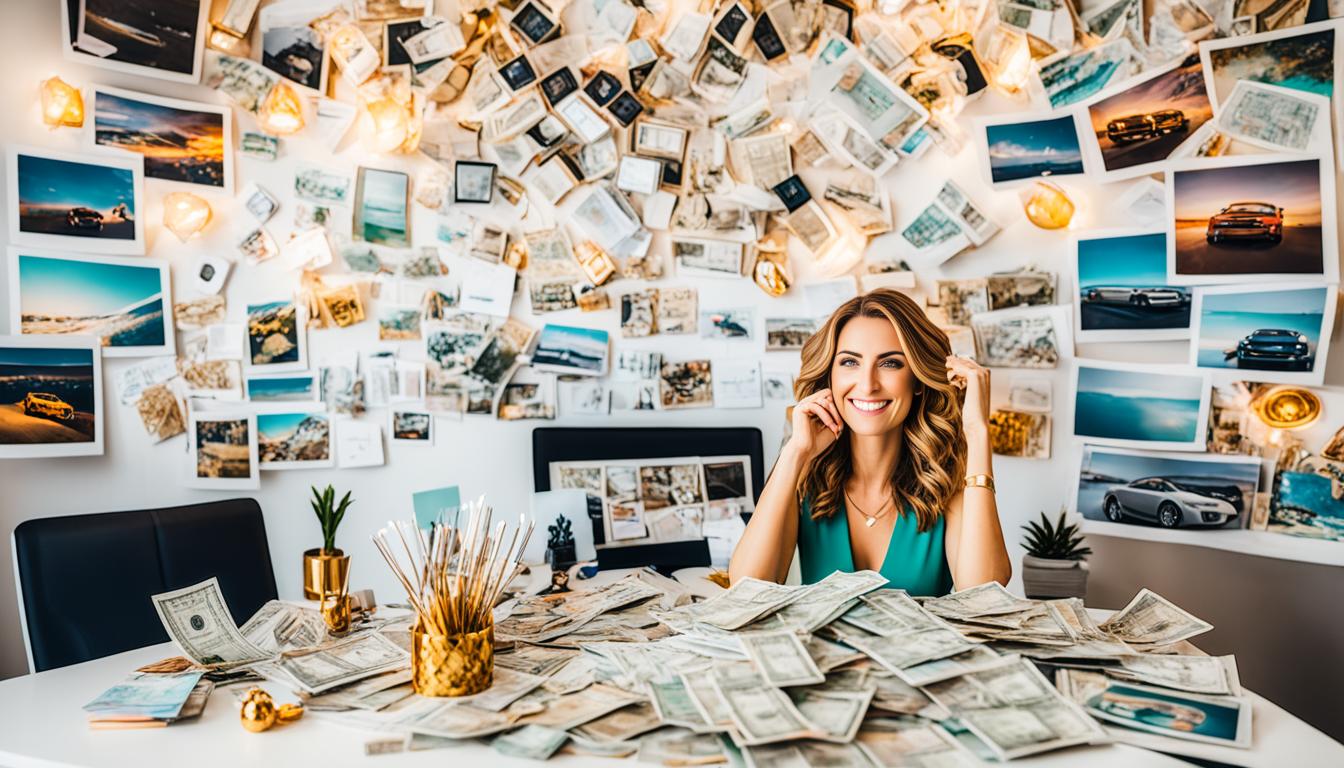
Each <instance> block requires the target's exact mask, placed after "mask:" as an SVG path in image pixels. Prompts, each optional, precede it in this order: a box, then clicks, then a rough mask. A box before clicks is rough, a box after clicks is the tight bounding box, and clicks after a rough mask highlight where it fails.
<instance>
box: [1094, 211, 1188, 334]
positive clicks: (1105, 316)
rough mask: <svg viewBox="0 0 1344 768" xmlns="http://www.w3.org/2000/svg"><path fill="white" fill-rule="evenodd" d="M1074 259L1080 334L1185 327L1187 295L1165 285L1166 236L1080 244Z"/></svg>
mask: <svg viewBox="0 0 1344 768" xmlns="http://www.w3.org/2000/svg"><path fill="white" fill-rule="evenodd" d="M1076 257H1077V259H1078V318H1079V325H1080V328H1081V330H1083V331H1100V330H1108V331H1141V330H1153V329H1171V328H1189V327H1190V289H1189V288H1185V287H1181V286H1169V285H1167V236H1166V234H1165V233H1162V232H1147V233H1135V234H1125V235H1116V236H1105V237H1085V238H1079V240H1078V251H1077V255H1076ZM1135 338H1141V334H1135ZM1080 340H1081V339H1080Z"/></svg>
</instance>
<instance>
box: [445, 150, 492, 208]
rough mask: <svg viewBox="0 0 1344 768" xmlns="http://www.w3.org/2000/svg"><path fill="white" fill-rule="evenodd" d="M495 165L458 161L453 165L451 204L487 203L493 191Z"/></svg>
mask: <svg viewBox="0 0 1344 768" xmlns="http://www.w3.org/2000/svg"><path fill="white" fill-rule="evenodd" d="M495 168H496V166H495V164H494V163H481V162H475V161H471V160H459V161H457V162H456V163H455V164H454V165H453V202H455V203H489V202H490V200H491V198H492V197H493V196H494V190H495Z"/></svg>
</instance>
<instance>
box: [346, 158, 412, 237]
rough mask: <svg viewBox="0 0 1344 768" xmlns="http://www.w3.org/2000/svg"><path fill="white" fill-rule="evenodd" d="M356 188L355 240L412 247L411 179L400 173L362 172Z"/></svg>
mask: <svg viewBox="0 0 1344 768" xmlns="http://www.w3.org/2000/svg"><path fill="white" fill-rule="evenodd" d="M356 186H357V190H356V193H355V236H356V237H358V238H359V239H361V240H364V241H365V242H369V243H376V244H378V245H390V246H395V247H400V248H406V247H408V246H410V244H411V243H410V233H409V229H410V222H409V221H408V219H407V212H408V208H409V206H408V205H407V198H408V195H409V190H410V177H408V176H407V175H406V174H404V173H401V172H400V171H384V170H379V169H377V168H360V169H359V180H358V183H357V185H356Z"/></svg>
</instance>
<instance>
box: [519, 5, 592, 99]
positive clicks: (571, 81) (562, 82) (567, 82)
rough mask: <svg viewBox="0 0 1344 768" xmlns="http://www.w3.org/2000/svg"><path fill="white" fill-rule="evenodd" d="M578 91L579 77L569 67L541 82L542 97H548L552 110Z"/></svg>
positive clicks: (553, 73) (560, 69)
mask: <svg viewBox="0 0 1344 768" xmlns="http://www.w3.org/2000/svg"><path fill="white" fill-rule="evenodd" d="M515 18H516V17H515ZM578 90H579V79H578V76H577V75H575V74H574V70H573V68H571V67H568V66H564V67H561V68H559V69H557V70H555V71H554V72H552V73H551V74H549V75H547V76H546V77H544V78H542V80H541V95H542V96H545V97H546V103H547V104H550V105H551V108H552V109H554V108H555V106H556V105H557V104H559V103H560V102H562V101H564V100H565V99H566V98H568V97H569V95H570V94H572V93H574V92H576V91H578Z"/></svg>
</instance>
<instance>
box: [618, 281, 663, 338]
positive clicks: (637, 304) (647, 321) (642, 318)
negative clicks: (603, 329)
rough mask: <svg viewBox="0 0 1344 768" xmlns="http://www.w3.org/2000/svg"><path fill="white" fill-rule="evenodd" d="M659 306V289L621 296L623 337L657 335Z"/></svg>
mask: <svg viewBox="0 0 1344 768" xmlns="http://www.w3.org/2000/svg"><path fill="white" fill-rule="evenodd" d="M657 306H658V289H657V288H649V289H648V290H644V291H636V292H634V293H625V294H621V335H622V336H624V337H625V338H627V339H629V338H638V337H641V336H652V335H653V334H655V333H657V331H658V326H657V325H656V316H657V312H658V310H657Z"/></svg>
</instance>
